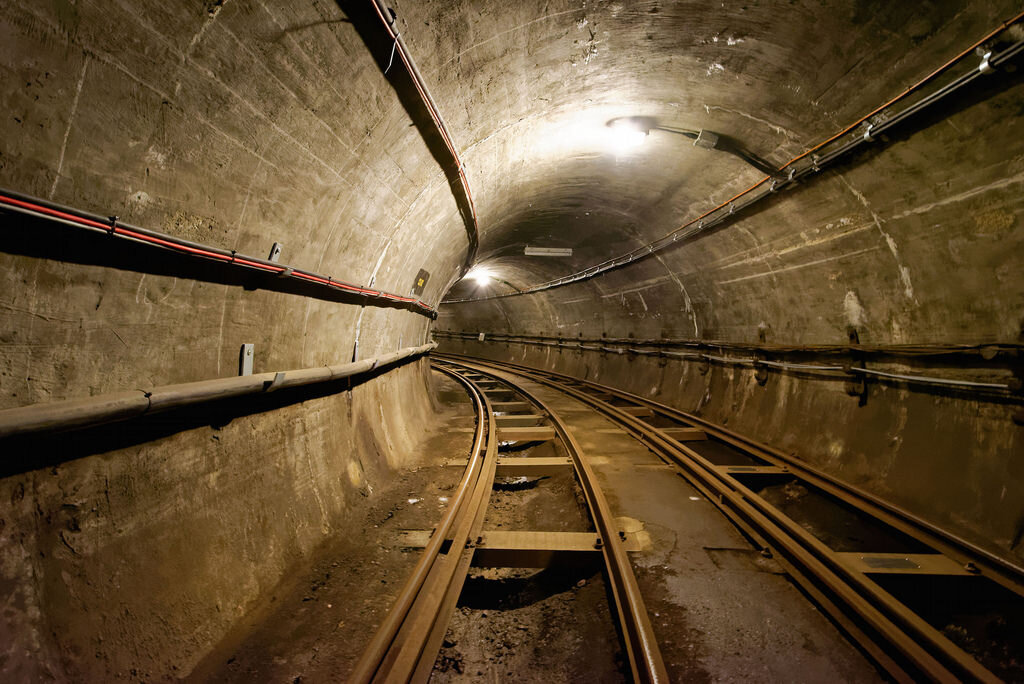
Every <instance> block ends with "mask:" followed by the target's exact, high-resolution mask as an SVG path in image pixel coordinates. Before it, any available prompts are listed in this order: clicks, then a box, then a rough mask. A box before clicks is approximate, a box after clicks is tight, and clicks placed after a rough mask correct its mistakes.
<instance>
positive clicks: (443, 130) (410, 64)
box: [372, 0, 480, 275]
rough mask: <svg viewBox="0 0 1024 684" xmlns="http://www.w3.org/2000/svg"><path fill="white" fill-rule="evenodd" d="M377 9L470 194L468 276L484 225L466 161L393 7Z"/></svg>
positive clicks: (377, 5)
mask: <svg viewBox="0 0 1024 684" xmlns="http://www.w3.org/2000/svg"><path fill="white" fill-rule="evenodd" d="M372 1H373V6H374V9H375V10H376V11H377V14H378V16H380V19H381V21H382V22H383V23H384V27H385V29H387V32H388V34H389V35H390V36H391V39H392V40H393V41H394V47H395V49H396V50H397V51H398V54H399V57H401V59H402V63H403V64H405V68H406V70H407V71H408V72H409V77H410V78H411V79H412V81H413V85H415V86H416V90H417V91H418V92H419V94H420V97H421V98H422V99H423V104H424V105H425V106H426V108H427V111H429V112H430V117H431V118H432V119H433V121H434V125H435V126H437V131H438V133H440V134H441V138H442V139H444V142H445V146H446V147H447V148H448V152H449V154H451V157H452V163H453V164H454V165H455V169H456V170H457V171H458V174H459V183H460V185H461V187H462V192H463V193H464V194H465V196H466V204H467V208H468V209H469V216H466V217H464V218H465V222H466V227H467V228H468V230H467V236H468V239H469V247H468V248H467V250H466V259H465V261H464V263H463V266H462V275H466V273H468V272H469V269H470V268H471V267H472V266H473V263H474V262H475V261H476V253H477V249H478V247H479V245H480V227H479V225H478V224H477V217H476V205H475V204H474V203H473V194H472V192H471V191H470V189H469V179H468V178H466V171H465V168H464V167H463V165H462V160H461V159H460V158H459V153H458V150H456V149H455V143H454V142H453V141H452V137H451V134H450V133H449V132H448V126H447V125H446V124H445V122H444V117H442V116H441V110H440V109H439V108H438V106H437V103H436V102H435V101H434V98H433V97H432V96H431V94H430V89H429V88H427V82H426V81H425V80H424V79H423V74H421V73H420V70H419V68H417V66H416V62H415V61H414V60H413V58H412V54H411V53H410V52H409V48H408V47H407V46H406V44H405V41H404V40H403V39H402V34H401V32H399V31H397V30H395V29H394V26H393V25H394V22H395V20H394V17H393V16H392V12H391V9H390V8H388V6H387V5H386V4H384V2H383V0H372Z"/></svg>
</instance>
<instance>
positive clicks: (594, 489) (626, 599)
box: [457, 361, 669, 683]
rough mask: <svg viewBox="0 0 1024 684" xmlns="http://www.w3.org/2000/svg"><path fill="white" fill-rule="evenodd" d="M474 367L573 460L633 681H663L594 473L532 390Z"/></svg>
mask: <svg viewBox="0 0 1024 684" xmlns="http://www.w3.org/2000/svg"><path fill="white" fill-rule="evenodd" d="M457 363H459V364H460V365H462V366H463V367H471V366H469V365H468V364H465V363H463V362H462V361H459V362H457ZM477 370H479V369H477ZM479 372H482V373H484V374H486V375H489V376H490V377H492V378H494V379H496V380H498V381H500V382H502V383H504V384H506V385H508V386H509V387H511V388H512V389H513V390H514V391H515V392H516V393H518V394H520V395H522V396H523V397H525V398H526V399H527V401H529V402H531V403H533V404H534V405H536V406H537V407H538V408H539V409H540V410H541V411H542V412H543V413H544V414H546V415H547V417H548V419H549V420H550V421H551V423H552V425H553V426H554V428H555V432H556V433H557V434H558V437H559V438H560V439H561V441H562V444H563V445H564V447H565V449H566V451H567V452H568V454H569V457H570V459H571V460H572V463H573V467H574V469H575V471H576V476H577V478H578V479H579V482H580V486H581V488H582V489H583V493H584V496H585V498H586V500H587V505H588V508H589V510H590V514H591V517H592V518H593V520H594V525H595V527H596V528H597V532H598V544H599V548H600V550H601V552H602V556H603V558H604V562H605V568H606V570H607V571H608V577H609V579H610V580H611V589H612V595H613V597H614V600H615V608H616V611H617V614H618V618H619V626H620V627H621V629H622V633H623V637H624V639H623V641H624V643H625V645H626V652H627V655H628V657H629V663H630V670H631V672H632V675H633V680H634V681H637V682H652V683H656V682H668V681H669V679H668V672H667V670H666V669H665V664H664V661H663V660H662V657H661V650H660V648H659V647H658V642H657V639H656V638H655V636H654V628H653V626H652V625H651V620H650V617H649V616H648V614H647V608H646V606H645V604H644V600H643V596H642V595H641V593H640V587H639V585H638V584H637V581H636V575H635V574H634V573H633V566H632V565H631V564H630V561H629V557H628V555H627V553H626V549H625V545H624V540H623V539H622V538H621V537H620V535H619V533H618V524H617V523H616V522H615V517H614V516H613V515H612V511H611V507H610V506H609V505H608V501H607V500H606V499H605V496H604V492H603V491H602V490H601V487H600V485H599V484H598V483H597V476H596V475H595V474H594V471H593V469H592V468H591V467H590V464H589V463H588V462H587V460H586V459H585V458H584V456H583V449H582V448H581V447H580V445H579V443H578V442H577V441H576V438H575V437H573V435H572V433H571V432H570V431H569V428H568V426H567V425H566V423H565V421H563V420H562V418H561V417H560V416H559V415H558V414H557V412H555V410H554V409H552V408H551V407H550V406H549V405H548V404H546V403H545V402H544V401H542V400H541V399H540V398H539V397H538V396H537V395H536V394H534V393H532V392H530V391H529V390H527V389H526V388H524V387H523V386H522V385H521V384H518V383H516V382H514V381H512V380H510V379H508V378H506V377H503V376H500V375H496V374H494V373H490V372H488V371H486V370H483V371H479Z"/></svg>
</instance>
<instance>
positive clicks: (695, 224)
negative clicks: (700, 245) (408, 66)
mask: <svg viewBox="0 0 1024 684" xmlns="http://www.w3.org/2000/svg"><path fill="white" fill-rule="evenodd" d="M1021 19H1024V11H1022V12H1020V13H1019V14H1017V15H1016V16H1014V17H1012V18H1011V19H1008V20H1006V21H1004V22H1002V23H1001V24H1000V25H999V26H998V27H996V28H995V29H993V30H991V31H989V32H988V33H987V34H985V36H984V37H983V38H981V39H980V40H977V41H975V42H974V43H973V44H971V45H970V46H968V47H967V48H965V49H964V50H962V51H961V52H959V53H958V54H957V55H956V56H955V57H953V58H951V59H949V60H947V61H946V62H945V63H944V64H943V65H942V66H940V67H938V68H936V69H934V70H933V71H931V72H930V73H929V74H928V75H927V76H925V77H924V78H921V79H919V80H918V81H917V82H915V83H914V84H912V85H910V86H907V88H906V89H905V90H904V91H903V92H901V93H900V94H899V95H897V96H895V97H893V98H891V99H890V100H888V101H887V102H885V103H884V104H882V105H879V106H877V107H875V108H874V109H873V110H871V111H870V112H869V113H867V114H865V115H864V116H862V117H860V118H859V119H857V120H856V121H854V122H853V123H851V124H850V125H848V126H846V127H845V128H843V129H841V130H840V131H839V132H838V133H835V134H834V135H832V136H830V137H829V138H826V139H825V140H823V141H821V142H820V143H818V144H817V145H815V146H814V147H811V148H810V149H808V150H807V151H805V152H803V153H801V154H799V155H797V156H796V157H793V158H792V159H790V160H789V161H788V162H786V163H785V164H783V165H782V166H780V167H779V169H778V171H779V172H782V171H785V170H786V169H787V168H790V167H791V166H792V165H793V164H794V163H796V162H798V161H800V160H802V159H804V158H806V157H807V156H809V155H811V154H813V153H814V152H817V151H818V150H820V149H821V148H823V147H825V146H826V145H828V144H830V143H832V142H834V141H836V140H838V139H839V138H841V137H843V136H844V135H846V134H848V133H849V132H850V131H852V130H854V129H855V128H857V127H858V126H860V125H861V124H863V123H864V122H865V121H867V120H868V119H870V118H871V117H873V116H875V115H877V114H878V113H880V112H882V111H883V110H885V109H887V108H889V107H891V106H892V105H894V104H896V103H897V102H900V101H901V100H903V99H905V98H906V97H907V96H908V95H910V94H911V93H913V92H915V91H917V90H919V89H920V88H921V87H923V86H924V85H926V84H927V83H929V82H931V81H932V80H933V79H934V78H935V77H937V76H939V75H940V74H942V73H944V72H945V71H946V70H947V69H949V68H950V67H951V66H953V65H954V64H956V63H957V62H959V61H960V60H962V59H963V58H964V57H966V56H967V55H969V54H970V53H971V52H973V51H974V50H975V49H977V48H978V47H980V46H981V45H983V44H984V43H985V42H987V41H989V40H991V39H992V38H993V37H995V36H996V35H998V34H999V33H1001V32H1002V31H1005V30H1006V29H1007V28H1009V27H1010V26H1012V25H1013V24H1016V23H1017V22H1019V21H1021ZM1022 50H1024V41H1019V42H1018V43H1016V44H1015V45H1013V46H1012V47H1010V48H1008V49H1007V50H1005V51H1004V52H1002V53H1000V54H999V55H996V56H994V57H993V59H992V60H991V64H990V66H989V68H992V67H994V66H998V64H1001V63H1003V62H1004V61H1006V60H1007V59H1010V58H1012V57H1013V56H1015V55H1017V54H1018V53H1019V52H1021V51H1022ZM984 64H989V62H988V61H986V62H984ZM979 73H981V74H983V73H985V70H983V69H976V70H973V71H972V72H969V73H968V74H965V76H963V77H961V78H960V79H958V81H957V82H955V83H953V84H950V86H955V87H959V86H962V85H965V84H966V83H967V82H969V81H970V80H972V79H973V78H974V77H975V76H977V75H978V74H979ZM955 87H954V88H948V87H947V88H942V89H940V91H939V92H937V93H934V94H933V95H931V96H929V97H927V98H925V99H924V100H923V101H922V102H919V103H917V104H915V105H912V106H911V107H909V108H908V109H907V110H906V111H904V112H900V113H899V114H897V115H896V116H895V117H893V118H892V119H890V120H887V121H885V122H883V124H880V125H879V128H880V129H881V128H882V127H883V126H884V127H886V128H888V127H889V126H891V125H894V124H895V123H897V122H899V121H900V120H902V119H903V118H906V116H909V115H910V114H913V113H916V112H917V111H919V110H920V109H921V108H923V107H924V106H927V105H930V104H932V103H933V102H935V101H937V99H938V98H939V97H942V96H945V95H947V94H949V93H950V92H952V91H953V90H954V89H955ZM666 130H669V129H666ZM870 134H871V128H870V127H869V129H868V133H867V134H866V135H865V137H863V138H858V139H857V140H855V141H853V142H851V143H848V144H847V145H845V146H843V148H842V149H840V150H837V151H836V152H835V153H833V154H830V155H829V158H828V159H827V160H815V161H814V163H813V164H812V165H811V166H810V167H808V168H805V169H802V170H801V171H802V173H801V175H808V174H809V173H812V172H818V171H820V167H821V166H824V164H825V163H827V162H831V161H834V160H835V159H836V158H838V157H839V156H841V155H843V154H846V153H847V152H849V151H850V150H851V149H853V148H854V147H856V146H857V145H859V144H860V143H862V142H865V141H870ZM746 161H748V162H749V160H746ZM790 171H791V175H793V172H794V169H790ZM767 182H771V186H770V187H769V190H768V192H769V193H771V192H775V191H776V190H777V184H778V182H779V181H778V179H773V178H772V176H771V175H767V176H765V177H764V178H762V179H760V180H759V181H757V182H756V183H754V184H753V185H751V186H750V187H748V188H746V189H745V190H741V191H740V192H738V193H736V194H735V195H733V196H732V197H730V198H729V199H727V200H725V201H724V202H722V203H721V204H718V205H717V206H715V207H713V208H711V209H709V210H708V211H705V212H704V213H703V214H701V215H699V216H697V217H696V218H694V219H692V220H690V221H688V222H687V223H684V224H683V225H682V226H680V227H679V228H676V229H675V230H673V231H672V232H670V233H668V234H666V235H664V236H662V237H660V238H658V239H656V240H654V241H653V242H650V243H648V244H646V245H644V246H642V247H639V248H637V249H634V250H633V251H631V252H629V253H627V254H625V255H621V256H617V257H613V258H611V259H608V260H606V261H603V262H601V263H599V264H597V265H596V266H591V267H589V268H587V269H584V270H583V271H577V272H576V273H571V274H569V275H567V276H562V277H561V278H556V279H555V280H550V281H547V282H545V283H541V284H539V285H535V286H533V287H528V288H524V289H523V290H521V291H519V292H507V293H502V294H493V295H487V296H484V297H465V298H460V299H446V300H443V301H442V302H441V303H442V304H461V303H466V302H479V301H486V300H490V299H501V298H505V297H515V296H517V295H521V294H532V293H535V292H541V291H544V290H549V289H552V288H555V287H562V286H564V285H569V284H572V283H575V282H579V281H581V280H586V279H589V278H593V277H594V276H597V275H600V274H601V273H604V272H605V271H608V270H611V269H612V268H616V267H618V266H621V265H624V264H628V263H632V262H633V261H635V260H637V259H639V258H641V257H643V256H646V255H648V254H652V253H654V252H655V251H658V250H661V249H663V248H665V247H667V246H668V245H670V244H672V243H674V242H677V241H678V240H681V239H685V238H687V237H690V236H692V235H695V234H696V233H698V232H700V231H702V230H704V229H706V228H710V227H711V226H712V225H716V224H718V223H720V222H721V221H723V220H725V219H726V218H728V216H731V215H733V214H734V213H735V211H736V210H742V209H744V208H746V207H747V206H749V205H751V204H753V203H754V202H756V201H758V200H760V199H762V198H764V197H766V196H767V193H766V194H761V195H758V196H756V197H753V198H752V199H750V200H749V201H747V202H745V203H743V204H742V205H738V206H737V205H735V204H733V203H734V202H735V201H736V200H738V199H740V198H742V197H745V196H747V195H749V194H750V193H752V192H754V191H755V190H756V189H758V188H760V187H762V186H763V185H764V184H765V183H767ZM788 182H792V181H791V180H788V181H787V180H784V181H782V184H786V183H788ZM726 208H728V209H729V212H728V214H727V215H726V216H720V217H718V218H716V219H714V220H712V221H709V222H708V223H707V224H705V219H707V218H708V217H710V216H711V215H712V214H715V213H716V212H719V211H721V210H723V209H726ZM687 229H689V230H687Z"/></svg>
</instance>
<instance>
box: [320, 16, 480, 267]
mask: <svg viewBox="0 0 1024 684" xmlns="http://www.w3.org/2000/svg"><path fill="white" fill-rule="evenodd" d="M336 1H337V3H338V7H340V8H341V10H342V12H344V13H345V15H346V16H347V17H348V19H349V21H350V22H351V23H352V26H353V28H355V30H356V33H357V34H359V37H360V38H361V39H362V41H363V43H364V44H365V45H366V48H367V50H369V52H370V55H371V56H372V57H373V60H374V62H376V64H377V67H378V68H379V69H380V72H381V74H382V75H383V76H384V78H385V79H387V81H388V83H389V84H391V87H392V88H393V89H394V91H395V94H396V95H397V96H398V100H399V101H400V102H401V103H402V107H403V108H404V109H405V112H406V114H408V115H409V118H410V119H412V122H413V125H414V126H416V130H418V131H419V133H420V136H422V138H423V142H424V143H425V144H426V146H427V149H429V150H430V154H431V156H433V157H434V160H435V161H436V162H437V163H438V165H439V166H440V167H441V169H442V171H444V175H445V178H446V179H447V180H448V186H449V188H450V189H451V191H452V196H453V197H454V199H455V203H456V204H457V205H458V208H459V214H460V215H461V216H462V221H463V223H464V224H465V227H466V235H467V238H468V239H469V244H470V255H471V256H470V257H469V258H468V259H467V266H468V265H469V261H471V260H472V256H473V255H475V253H476V246H477V242H478V236H477V233H476V222H475V219H474V218H473V209H472V205H471V200H470V198H469V197H468V196H467V195H466V193H465V191H464V190H463V186H462V181H461V179H460V177H459V167H458V165H457V161H456V160H455V159H453V158H452V155H451V153H450V152H449V151H448V146H447V145H446V144H445V141H444V138H443V137H442V135H441V131H440V129H439V128H438V126H437V125H436V124H435V123H434V119H433V117H432V116H431V114H430V111H429V110H428V108H427V105H426V103H425V102H424V98H423V97H421V96H420V93H419V91H418V90H417V88H416V83H415V82H414V80H413V77H412V74H411V73H410V72H409V70H408V69H406V67H405V64H403V63H402V59H401V57H400V56H399V54H398V49H397V45H396V41H394V40H392V39H391V37H390V36H389V35H388V32H387V31H386V30H385V27H384V24H383V22H381V19H380V17H379V16H378V14H377V12H376V10H375V9H374V6H373V5H374V3H373V2H372V1H371V2H367V1H366V0H358V1H356V0H336ZM396 30H397V27H396ZM440 114H441V115H443V112H441V113H440ZM453 145H454V143H453Z"/></svg>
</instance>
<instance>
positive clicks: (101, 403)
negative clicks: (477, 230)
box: [0, 342, 437, 439]
mask: <svg viewBox="0 0 1024 684" xmlns="http://www.w3.org/2000/svg"><path fill="white" fill-rule="evenodd" d="M436 347H437V344H436V343H433V342H431V343H429V344H424V345H421V346H419V347H406V348H404V349H400V350H398V351H395V352H391V353H390V354H384V355H383V356H378V357H376V358H373V359H365V360H363V361H357V362H355V363H343V364H338V365H334V366H318V367H315V368H303V369H299V370H289V371H278V372H272V373H260V374H259V375H243V376H240V377H236V378H218V379H215V380H200V381H198V382H186V383H181V384H177V385H163V386H160V387H153V388H152V389H148V390H132V391H125V392H114V393H111V394H102V395H100V396H96V397H88V398H86V399H69V400H67V401H55V402H51V403H46V404H32V405H30V406H20V407H18V408H11V409H5V410H2V411H0V439H3V438H6V437H14V436H17V435H26V434H30V433H35V432H43V431H46V432H56V431H61V430H69V429H72V428H84V427H91V426H94V425H103V424H106V423H114V422H118V421H123V420H128V419H131V418H138V417H140V416H144V415H151V414H154V413H159V412H161V411H168V410H171V409H176V408H181V407H183V406H191V405H195V404H202V403H205V402H210V401H218V400H221V399H233V398H237V397H243V396H246V395H253V394H265V393H267V392H274V391H277V390H282V389H288V388H292V387H303V386H306V385H315V384H318V383H324V382H332V381H336V380H341V379H344V378H350V377H353V376H356V375H362V374H364V373H369V372H370V371H374V370H380V369H384V368H389V367H391V366H394V365H396V364H397V363H398V362H400V361H402V360H404V359H408V358H411V357H414V356H420V355H422V354H426V353H428V352H430V351H431V350H432V349H435V348H436Z"/></svg>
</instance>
